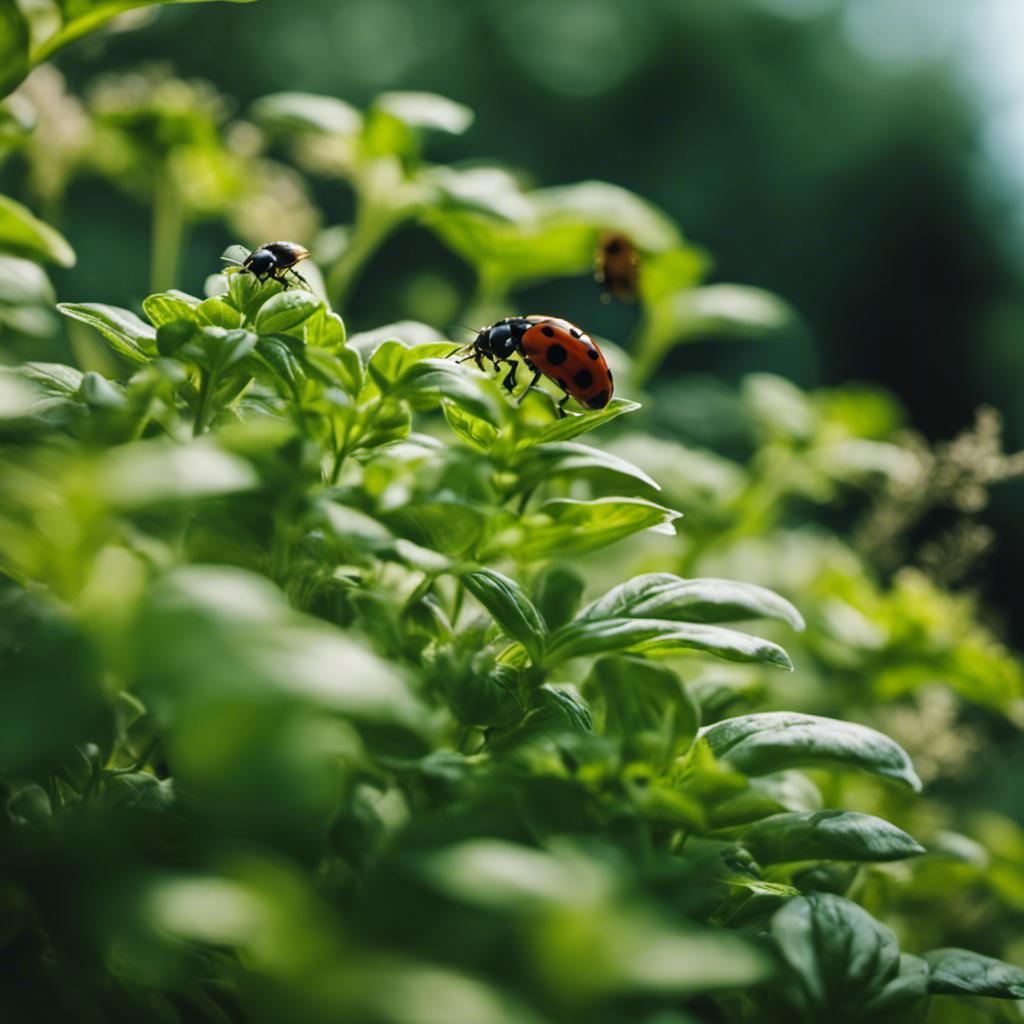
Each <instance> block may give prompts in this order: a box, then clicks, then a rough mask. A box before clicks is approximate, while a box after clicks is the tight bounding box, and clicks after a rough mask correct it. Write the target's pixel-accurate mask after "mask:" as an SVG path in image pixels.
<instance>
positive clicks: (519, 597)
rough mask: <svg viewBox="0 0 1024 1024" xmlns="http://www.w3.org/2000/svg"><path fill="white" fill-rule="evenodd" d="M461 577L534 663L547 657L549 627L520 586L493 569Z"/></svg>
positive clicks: (465, 574) (468, 573) (475, 571)
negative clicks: (546, 646) (546, 645)
mask: <svg viewBox="0 0 1024 1024" xmlns="http://www.w3.org/2000/svg"><path fill="white" fill-rule="evenodd" d="M460 578H461V580H462V582H463V583H464V584H465V587H466V589H467V590H468V591H469V592H470V593H471V594H472V595H473V596H474V597H475V598H476V599H477V600H478V601H479V602H480V603H481V604H482V605H483V606H484V607H485V608H486V609H487V610H488V611H489V612H490V613H491V614H492V615H493V616H494V619H495V621H496V622H497V623H498V625H499V626H501V628H502V629H504V630H505V632H506V633H508V635H509V636H510V637H512V638H513V639H514V640H518V641H519V642H520V643H521V644H522V645H523V647H525V648H526V651H527V653H528V654H529V655H530V660H531V661H532V662H533V664H534V665H539V664H540V663H541V661H542V660H543V658H544V644H545V641H546V640H547V635H548V628H547V625H546V624H545V622H544V620H543V619H542V618H541V615H540V612H538V611H537V608H536V607H535V606H534V604H533V602H532V601H531V600H530V599H529V598H528V597H527V596H526V594H525V593H524V592H523V589H522V588H521V587H520V586H519V584H518V583H516V582H515V581H514V580H510V579H509V578H508V577H507V576H502V575H501V573H500V572H494V570H493V569H476V570H474V571H472V572H467V573H463V574H462V575H461V577H460Z"/></svg>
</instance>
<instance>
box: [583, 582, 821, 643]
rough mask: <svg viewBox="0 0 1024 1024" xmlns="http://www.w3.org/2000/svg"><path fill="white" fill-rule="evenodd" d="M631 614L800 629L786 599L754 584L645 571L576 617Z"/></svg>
mask: <svg viewBox="0 0 1024 1024" xmlns="http://www.w3.org/2000/svg"><path fill="white" fill-rule="evenodd" d="M622 616H629V617H632V618H641V619H670V620H672V621H676V622H678V621H684V622H735V621H737V620H740V619H755V618H768V619H781V620H782V621H783V622H788V623H789V625H791V626H792V627H793V628H794V629H796V630H803V628H804V620H803V618H802V617H801V615H800V613H799V612H798V611H797V610H796V609H795V608H794V607H793V606H792V605H791V604H790V603H789V602H788V601H787V600H785V599H784V598H781V597H779V596H778V595H777V594H774V593H772V591H770V590H766V589H765V588H764V587H758V586H755V585H754V584H752V583H737V582H735V581H733V580H719V579H695V580H687V579H682V578H681V577H679V576H673V575H672V574H671V573H667V572H652V573H645V574H643V575H641V576H634V577H633V579H631V580H629V581H628V582H626V583H623V584H621V585H620V586H618V587H615V588H614V589H612V590H609V591H608V593H607V594H605V595H604V597H601V598H598V600H596V601H594V602H593V604H590V605H588V606H587V607H586V608H584V609H583V611H582V612H580V615H579V618H580V619H607V618H617V617H622Z"/></svg>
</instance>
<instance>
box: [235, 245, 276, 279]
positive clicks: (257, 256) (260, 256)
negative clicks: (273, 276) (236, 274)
mask: <svg viewBox="0 0 1024 1024" xmlns="http://www.w3.org/2000/svg"><path fill="white" fill-rule="evenodd" d="M242 266H243V267H244V268H245V269H246V270H251V271H252V272H253V273H254V274H256V275H257V276H259V275H261V274H267V273H269V272H270V271H271V270H273V269H274V267H276V266H277V259H276V257H275V256H274V254H273V253H272V252H268V251H267V250H266V249H256V250H255V251H253V252H251V253H249V255H248V256H246V257H245V259H244V260H243V261H242Z"/></svg>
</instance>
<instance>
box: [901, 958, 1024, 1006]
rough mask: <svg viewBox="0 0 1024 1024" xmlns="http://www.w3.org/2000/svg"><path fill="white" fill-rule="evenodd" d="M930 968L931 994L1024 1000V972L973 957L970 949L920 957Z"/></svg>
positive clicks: (929, 987)
mask: <svg viewBox="0 0 1024 1024" xmlns="http://www.w3.org/2000/svg"><path fill="white" fill-rule="evenodd" d="M920 956H921V959H922V960H924V962H925V963H926V964H927V965H928V991H929V992H932V993H934V994H936V995H971V996H989V997H992V998H995V999H1024V969H1021V968H1020V967H1014V966H1013V965H1011V964H1006V963H1003V961H1002V960H994V959H992V957H988V956H981V955H980V954H979V953H972V952H971V951H970V950H969V949H955V948H949V949H931V950H929V951H928V952H927V953H921V954H920Z"/></svg>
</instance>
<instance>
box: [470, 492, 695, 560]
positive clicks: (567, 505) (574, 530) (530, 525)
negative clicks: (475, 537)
mask: <svg viewBox="0 0 1024 1024" xmlns="http://www.w3.org/2000/svg"><path fill="white" fill-rule="evenodd" d="M678 516H679V513H678V512H673V511H672V510H671V509H668V508H664V507H663V506H661V505H656V504H654V502H651V501H644V500H642V499H641V498H598V499H597V500H595V501H574V500H571V499H569V498H556V499H554V500H552V501H547V502H545V503H544V504H543V505H541V506H539V507H538V508H537V509H536V510H534V511H533V512H531V513H528V514H527V515H524V516H523V517H522V519H521V520H520V522H519V526H518V527H516V528H513V529H511V530H508V531H504V532H502V533H500V534H498V536H496V537H495V538H494V539H493V540H492V541H491V542H490V543H489V544H488V546H487V549H486V552H485V554H486V556H487V557H490V556H492V555H498V554H509V555H512V556H514V557H515V558H517V559H519V560H520V561H522V562H533V561H539V560H541V559H545V558H548V557H550V556H552V555H558V556H564V557H568V556H571V555H579V554H582V553H583V552H586V551H596V550H597V549H598V548H603V547H607V546H608V545H609V544H614V543H615V542H616V541H619V540H623V539H624V538H626V537H630V536H632V535H633V534H634V533H639V532H640V531H641V530H649V529H652V528H654V527H657V526H661V525H662V524H669V523H671V521H672V520H673V519H676V518H678Z"/></svg>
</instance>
